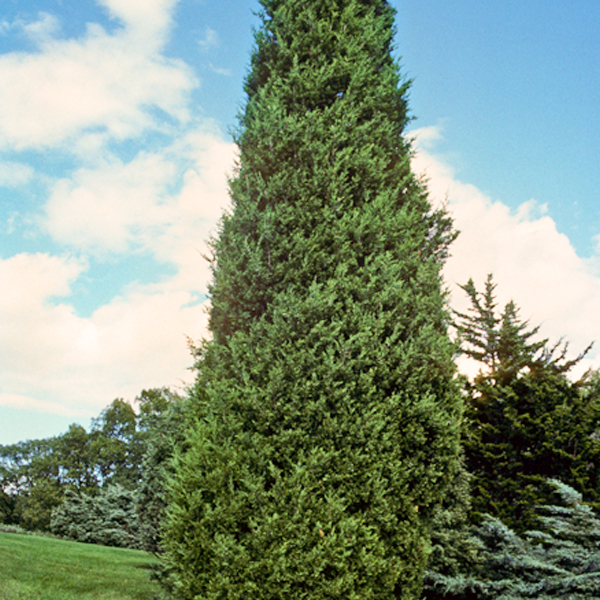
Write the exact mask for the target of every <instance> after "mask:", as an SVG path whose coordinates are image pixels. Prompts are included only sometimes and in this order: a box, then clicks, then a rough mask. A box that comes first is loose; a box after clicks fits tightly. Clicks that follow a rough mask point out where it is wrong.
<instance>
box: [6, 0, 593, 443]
mask: <svg viewBox="0 0 600 600" xmlns="http://www.w3.org/2000/svg"><path fill="white" fill-rule="evenodd" d="M392 4H393V5H394V6H395V7H396V8H397V9H398V13H399V14H398V36H397V47H398V57H401V58H400V63H401V65H402V68H403V71H404V73H405V75H406V76H407V77H409V78H411V79H413V80H414V83H413V87H412V91H411V97H410V98H411V109H412V112H413V114H414V115H415V120H414V121H413V123H412V124H411V129H412V130H413V134H414V135H415V136H416V139H417V146H418V149H419V151H418V154H417V156H416V157H415V162H414V166H415V169H416V170H417V171H418V172H419V173H424V174H425V175H426V176H427V177H428V179H429V185H430V190H431V196H432V200H433V201H434V202H441V201H444V199H446V198H447V201H448V207H449V209H450V211H451V212H452V213H453V215H454V217H455V221H456V226H457V228H458V229H460V230H461V232H462V233H461V235H460V237H459V239H458V240H457V242H456V243H455V245H454V248H453V252H452V254H453V256H452V258H451V259H450V261H449V262H448V265H447V267H446V272H445V274H446V279H447V282H448V287H449V288H450V290H451V292H452V302H453V304H454V305H455V306H456V307H458V308H464V307H465V304H464V298H463V295H462V294H461V293H460V292H459V291H457V288H456V284H457V283H464V282H465V281H466V280H467V279H468V278H469V277H470V276H472V277H473V278H474V279H475V281H476V283H477V284H478V285H481V284H482V283H483V281H484V279H485V275H486V274H487V273H488V272H493V273H494V274H495V279H496V281H497V283H498V296H499V299H500V300H501V302H505V301H507V300H508V299H509V298H514V300H515V301H516V302H517V304H518V305H519V306H521V309H522V315H523V316H524V317H525V318H530V319H531V321H532V323H534V324H538V323H541V324H542V332H543V333H544V335H545V336H547V337H550V338H551V339H552V340H556V339H558V338H560V337H561V336H564V337H565V339H566V340H569V341H570V343H571V348H572V349H573V352H574V353H577V352H579V351H581V350H582V349H583V348H584V347H585V346H586V345H587V343H588V342H590V341H592V340H594V339H597V340H599V344H598V348H597V351H596V350H594V351H593V352H592V353H590V355H589V358H588V359H587V361H586V366H594V365H597V366H600V311H599V307H600V270H599V266H600V261H599V260H598V258H599V251H598V244H599V239H600V238H599V237H598V236H600V191H599V190H600V168H599V165H598V161H599V159H600V119H598V115H597V107H598V106H599V105H600V61H599V60H598V56H599V55H600V38H599V36H598V35H597V26H598V23H600V4H599V3H597V2H596V1H595V0H570V1H569V2H566V0H560V1H559V0H543V1H542V0H527V1H524V0H518V1H517V0H505V1H504V2H497V0H479V1H478V2H464V1H462V0H461V1H459V0H419V2H414V1H409V0H394V1H393V2H392ZM2 9H3V10H2V12H1V13H0V82H1V85H0V290H1V293H0V444H3V443H4V444H6V443H12V442H16V441H18V440H22V439H28V438H36V437H47V436H51V435H56V434H58V433H61V432H62V431H65V430H66V428H67V427H68V425H69V424H70V423H72V422H79V423H81V424H83V425H84V426H88V425H89V422H90V418H91V417H93V416H97V415H98V413H99V412H100V411H101V410H102V408H104V407H105V406H106V405H107V404H109V403H110V402H111V401H112V400H113V399H114V398H116V397H123V398H126V399H128V400H133V399H134V398H135V396H136V395H137V394H139V392H140V391H141V390H142V389H144V388H148V387H155V386H164V385H169V386H171V387H173V388H175V389H177V388H182V387H183V386H184V385H185V384H186V383H188V382H190V381H191V379H192V373H191V372H190V371H189V368H188V367H189V366H190V364H191V358H190V354H189V351H188V345H187V344H188V339H192V340H198V339H199V338H200V337H202V336H203V335H204V332H205V325H206V295H205V294H206V286H207V282H208V278H209V271H208V267H207V263H206V261H205V260H204V259H203V254H204V253H205V252H206V243H205V242H206V239H207V238H208V236H209V235H210V234H211V232H214V231H215V226H216V223H217V220H218V218H219V215H220V214H221V212H222V211H223V209H224V208H226V207H227V205H228V196H227V187H226V174H227V172H228V171H229V170H230V169H231V167H232V165H233V161H234V153H235V148H234V146H233V144H232V142H231V136H230V134H229V132H230V130H231V128H232V127H233V126H235V123H236V120H235V119H236V114H237V112H238V110H239V109H240V107H241V106H242V103H243V93H242V81H243V77H244V74H245V72H246V69H247V65H248V62H249V53H250V49H251V45H252V33H251V30H252V27H253V26H254V25H256V24H257V19H256V17H255V16H254V14H253V12H255V11H256V10H258V4H257V2H256V1H254V0H218V1H217V0H179V1H178V0H29V1H28V2H27V3H23V2H22V1H19V0H5V1H4V2H2Z"/></svg>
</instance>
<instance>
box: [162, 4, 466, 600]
mask: <svg viewBox="0 0 600 600" xmlns="http://www.w3.org/2000/svg"><path fill="white" fill-rule="evenodd" d="M261 4H262V6H263V8H264V11H263V13H262V14H261V18H262V26H261V27H260V29H259V30H258V31H257V33H256V48H255V51H254V54H253V57H252V66H251V71H250V74H249V75H248V77H247V81H246V92H247V95H248V99H247V103H246V107H245V111H244V113H243V115H241V119H240V128H239V131H238V133H237V140H236V141H237V143H238V145H239V148H240V158H239V165H238V170H237V173H236V176H235V177H234V178H233V180H232V181H231V196H232V205H233V210H232V212H231V214H228V215H226V216H225V217H224V218H223V220H222V223H221V229H220V234H219V237H218V238H217V239H216V240H214V245H213V249H214V257H213V258H214V261H213V284H212V287H211V294H212V310H211V315H210V329H211V331H212V335H213V338H212V341H211V342H209V343H207V344H205V345H204V346H203V347H202V348H201V349H200V350H199V351H198V363H197V369H198V377H197V381H196V384H195V388H194V391H193V398H192V403H193V407H194V408H193V410H194V411H195V415H196V422H195V425H194V426H193V427H192V428H191V430H190V431H189V432H188V438H187V444H188V449H187V451H186V452H181V453H180V455H179V458H178V460H177V462H176V466H175V474H174V476H173V478H172V481H171V491H170V493H171V505H170V509H169V518H168V522H167V526H166V531H165V538H164V547H165V549H166V551H167V552H166V554H167V560H168V564H169V565H170V567H171V569H172V571H173V574H174V578H175V582H176V590H177V594H178V597H180V598H185V599H192V598H202V599H205V600H209V599H210V600H217V599H225V598H227V600H234V599H242V598H243V599H244V600H246V599H247V598H253V599H256V600H261V599H272V600H275V599H277V600H285V599H289V600H292V599H293V600H303V599H307V600H308V599H310V600H320V599H325V598H327V599H334V598H339V599H342V598H343V599H344V600H359V599H360V600H374V599H377V600H385V599H391V598H401V599H404V600H409V599H413V598H416V597H418V595H419V589H420V586H421V578H422V572H423V569H424V566H425V562H426V559H427V554H428V546H429V541H428V537H429V536H428V533H429V523H430V519H431V515H432V512H433V510H434V509H435V507H436V506H437V505H438V504H439V502H440V501H441V498H442V496H443V494H444V491H445V489H446V486H447V482H448V480H449V478H450V477H451V475H452V474H453V472H454V470H455V469H456V464H457V455H458V439H459V429H460V418H461V400H460V394H459V393H458V392H457V387H456V384H455V382H454V380H453V376H454V365H453V360H452V356H453V345H452V343H451V342H450V340H449V338H448V335H447V324H448V320H449V318H448V314H447V310H446V298H445V294H444V292H443V291H442V282H441V276H440V270H441V267H442V265H443V262H444V259H445V257H446V255H447V247H448V244H449V243H450V242H451V241H452V239H453V237H454V233H453V231H452V228H451V222H450V219H449V218H448V217H447V215H446V214H445V212H444V211H442V210H434V209H432V207H431V205H430V203H429V201H428V199H427V193H426V190H425V188H424V186H423V184H422V183H421V182H420V181H419V180H418V179H417V178H416V177H415V176H414V174H413V173H412V172H411V168H410V160H411V149H410V143H409V142H408V141H407V140H406V139H405V138H404V137H403V133H404V128H405V125H406V123H407V121H408V116H407V104H406V92H407V89H408V84H407V83H405V82H403V81H402V80H401V78H400V75H399V70H398V66H397V64H396V63H395V61H394V60H393V58H392V56H391V48H392V39H393V35H394V25H393V20H394V11H393V9H392V8H391V7H390V6H389V5H388V3H387V2H385V1H383V0H360V1H359V0H305V1H303V2H298V1H295V0H263V1H262V2H261Z"/></svg>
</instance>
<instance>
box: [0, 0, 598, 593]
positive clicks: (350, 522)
mask: <svg viewBox="0 0 600 600" xmlns="http://www.w3.org/2000/svg"><path fill="white" fill-rule="evenodd" d="M260 5H261V11H260V13H259V15H258V16H259V19H260V25H259V27H258V28H257V29H256V32H255V47H254V50H253V53H252V57H251V62H250V69H249V73H248V75H247V77H246V80H245V88H244V89H245V93H246V101H245V105H244V107H243V110H242V111H241V113H240V119H239V125H238V128H237V130H236V131H235V132H234V138H235V142H236V143H237V145H238V147H239V158H238V163H237V167H236V171H235V173H234V176H233V177H232V179H231V181H230V195H231V210H229V211H228V212H226V214H225V215H224V216H223V218H222V220H221V222H220V225H219V230H218V232H217V235H216V236H215V237H214V239H213V240H212V253H211V256H210V257H209V259H210V261H211V266H212V274H213V277H212V283H211V286H210V289H209V292H210V297H211V309H210V319H209V329H210V333H211V336H210V339H208V340H205V341H204V342H202V343H201V344H200V345H199V346H198V347H196V348H194V358H195V366H194V368H195V371H196V379H195V382H194V384H193V386H192V387H191V388H190V389H189V390H188V391H187V392H186V394H185V397H184V398H178V397H175V396H174V395H172V394H170V393H168V392H166V391H164V390H163V391H156V390H155V391H150V392H147V393H146V396H147V397H145V398H141V399H140V412H139V415H136V414H135V413H134V412H133V411H132V410H130V408H128V407H127V403H125V402H123V401H121V400H119V401H115V402H114V403H113V405H111V406H110V407H109V408H108V409H107V410H106V411H105V412H104V413H103V414H102V415H101V416H100V417H99V419H98V420H97V421H95V422H94V424H93V426H92V428H91V431H90V432H89V433H86V432H85V431H84V430H82V429H81V428H77V427H76V426H75V427H72V428H71V429H70V430H69V432H67V434H65V435H64V436H59V437H58V438H56V439H55V440H54V441H50V440H45V441H41V442H40V441H38V442H25V443H23V444H22V445H19V444H17V445H15V446H11V447H5V448H4V449H3V455H2V456H3V457H6V458H3V467H2V469H3V470H2V472H1V473H0V475H1V476H2V478H3V482H4V483H3V496H2V502H3V509H2V510H3V511H4V515H5V517H4V519H5V520H6V519H9V520H13V521H15V522H16V521H18V522H20V523H22V524H23V525H24V526H26V527H39V528H50V529H52V528H54V530H55V531H56V532H57V533H60V534H62V535H67V536H70V537H72V538H74V539H84V540H86V541H95V542H99V543H114V544H141V545H142V546H143V547H145V548H148V549H151V550H153V551H156V552H158V553H160V554H161V556H162V559H163V579H164V581H165V585H166V586H167V587H168V588H169V589H170V590H171V592H172V593H173V594H174V596H175V597H176V598H178V599H180V600H193V599H197V598H203V599H207V600H208V599H210V600H225V599H227V600H242V599H243V600H246V599H247V598H253V599H256V600H334V599H339V600H359V599H360V600H392V599H393V600H415V599H416V598H419V597H422V596H423V597H425V598H427V599H428V600H433V599H439V600H442V599H443V600H472V599H480V600H488V599H489V600H509V599H512V600H519V599H521V598H523V599H524V598H539V599H546V598H560V597H562V598H565V599H570V600H583V599H586V600H588V599H590V598H594V597H600V593H599V592H598V590H600V555H599V550H598V543H599V541H600V531H599V528H598V519H597V516H596V513H595V512H594V511H595V509H596V507H597V506H598V502H599V501H600V498H599V494H600V482H599V479H598V477H599V473H600V457H599V452H600V447H599V443H600V433H599V431H598V424H599V422H600V404H599V399H600V394H599V391H600V389H599V386H600V378H599V376H598V374H597V373H589V374H587V375H586V376H585V377H583V378H582V379H580V380H577V381H572V380H571V379H570V378H569V377H568V375H569V373H570V371H571V370H572V368H573V367H574V366H575V365H576V364H577V363H578V362H579V361H580V360H581V359H582V357H583V355H584V354H585V353H584V354H582V355H580V356H579V357H578V358H575V359H569V358H568V357H567V347H566V346H565V345H561V344H560V343H559V344H557V345H555V344H549V341H548V340H541V341H540V340H538V337H537V334H538V330H537V329H536V328H535V327H530V325H529V324H528V323H527V322H526V321H522V320H521V318H520V317H519V311H518V308H517V306H516V305H515V304H514V303H512V302H510V303H508V304H507V305H506V306H505V307H503V308H502V309H501V310H499V309H498V307H497V304H496V298H495V287H494V282H493V280H492V278H491V277H490V278H488V280H487V281H486V282H485V287H484V289H483V291H478V290H477V289H476V287H475V284H474V283H473V282H472V281H469V282H467V283H466V284H465V286H464V288H463V289H464V291H465V292H466V294H467V295H468V297H469V299H470V303H471V310H470V311H468V312H466V313H464V314H461V313H456V314H453V313H452V311H451V310H450V309H449V306H448V302H447V292H446V291H445V289H444V282H443V278H442V269H443V266H444V263H445V260H446V258H447V257H448V254H449V252H450V249H451V244H452V242H453V240H454V238H455V237H456V235H457V232H456V231H455V230H454V228H453V224H452V219H451V218H450V216H449V214H448V213H447V211H446V209H445V208H444V207H438V208H436V207H434V206H433V205H432V203H431V202H430V201H429V198H428V194H427V188H426V182H425V181H424V180H422V179H421V178H420V177H418V176H417V175H415V173H413V171H412V169H411V158H412V156H413V153H414V150H413V147H412V142H411V140H410V139H409V137H408V136H407V135H406V131H405V129H406V126H407V124H408V123H409V121H410V119H411V116H410V114H409V109H408V91H409V88H410V82H409V81H407V80H406V79H404V78H403V76H402V75H401V72H400V69H399V66H398V62H397V60H395V58H394V56H393V44H394V35H395V25H394V16H395V12H394V10H393V9H392V7H391V6H390V5H389V3H388V2H386V1H385V0H305V1H303V2H298V1H296V0H261V2H260ZM453 330H454V331H455V332H456V335H455V336H454V338H453V336H452V333H451V332H452V331H453ZM459 352H462V353H464V354H466V355H467V356H469V357H471V358H472V359H475V360H477V361H479V363H480V364H481V365H482V368H481V370H480V372H479V374H478V375H477V376H476V377H475V378H474V379H468V378H465V377H461V376H459V375H457V370H456V365H455V358H456V355H457V353H459ZM69 445H70V446H69ZM68 448H70V449H68ZM77 453H79V455H80V456H81V460H77V461H72V458H71V457H73V456H77V455H78V454H77ZM54 459H58V460H56V461H55V460H54ZM86 461H87V462H86ZM78 465H79V466H78ZM132 507H134V508H132ZM117 509H118V511H117ZM115 511H116V512H115ZM128 511H129V512H128ZM99 530H100V532H99Z"/></svg>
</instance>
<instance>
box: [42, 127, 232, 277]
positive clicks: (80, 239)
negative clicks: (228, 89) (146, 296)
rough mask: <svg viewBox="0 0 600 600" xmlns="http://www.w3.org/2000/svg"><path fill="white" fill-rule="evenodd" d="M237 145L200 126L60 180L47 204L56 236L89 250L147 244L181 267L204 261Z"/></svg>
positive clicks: (148, 248)
mask: <svg viewBox="0 0 600 600" xmlns="http://www.w3.org/2000/svg"><path fill="white" fill-rule="evenodd" d="M234 148H235V146H234V144H232V143H230V142H226V141H224V140H223V139H222V138H221V137H220V136H218V135H217V134H216V133H214V132H207V131H205V130H204V129H199V130H192V131H191V132H189V133H188V134H186V135H185V136H183V138H182V139H181V140H178V141H176V142H175V143H174V144H173V145H172V146H170V147H167V148H164V149H162V150H161V151H157V152H155V153H144V152H142V153H140V154H139V155H138V156H136V157H135V158H134V159H133V160H131V161H130V162H129V163H123V162H122V161H120V160H118V159H116V158H114V157H113V158H112V159H111V161H110V162H107V164H101V165H97V166H96V167H94V168H84V169H80V170H78V171H77V172H75V173H74V174H73V175H72V177H71V178H69V179H63V180H61V181H59V182H58V183H57V184H56V185H55V186H54V189H53V191H52V193H51V196H50V198H49V200H48V202H47V205H46V208H45V217H44V226H45V229H46V230H47V231H48V233H50V235H52V237H53V238H54V240H55V241H57V242H59V243H61V244H68V245H69V246H71V247H73V248H75V249H77V250H79V251H83V252H92V253H99V254H100V255H102V254H103V253H105V252H124V251H126V250H131V249H140V250H144V251H146V252H148V253H151V254H153V255H154V256H155V257H156V259H157V260H159V261H160V262H163V263H172V264H174V265H175V266H177V267H179V268H180V270H181V269H184V268H186V265H189V264H190V263H193V264H195V263H196V261H197V251H198V250H199V249H201V251H202V252H203V251H204V241H205V240H206V238H207V237H208V236H209V234H210V231H211V230H212V229H213V228H214V226H215V224H216V222H217V220H218V219H219V217H220V215H221V213H222V211H223V209H224V208H225V207H226V206H227V204H228V202H229V196H228V190H227V179H226V174H227V172H230V171H231V168H232V166H233V161H234Z"/></svg>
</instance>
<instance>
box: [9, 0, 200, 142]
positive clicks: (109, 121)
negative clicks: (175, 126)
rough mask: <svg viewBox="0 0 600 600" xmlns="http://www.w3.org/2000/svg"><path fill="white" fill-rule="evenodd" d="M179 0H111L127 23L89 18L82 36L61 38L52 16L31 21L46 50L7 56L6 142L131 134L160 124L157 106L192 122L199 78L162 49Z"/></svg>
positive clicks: (33, 32)
mask: <svg viewBox="0 0 600 600" xmlns="http://www.w3.org/2000/svg"><path fill="white" fill-rule="evenodd" d="M174 4H175V2H174V1H168V2H167V1H166V0H165V1H159V0H154V1H148V2H138V1H133V0H127V1H117V0H111V1H110V2H108V1H107V2H106V5H107V6H108V7H109V8H110V9H111V10H112V12H113V13H114V15H115V16H117V17H119V18H122V19H124V20H126V23H127V27H125V28H120V29H117V30H116V31H115V33H112V34H110V33H107V32H106V31H105V30H104V29H102V28H101V27H100V26H99V25H97V24H90V25H88V29H87V32H86V35H85V36H84V37H83V38H82V39H70V40H60V39H55V38H54V37H53V36H52V34H53V32H54V31H55V30H56V29H57V27H58V25H57V22H56V20H55V19H54V17H51V16H49V15H42V16H41V19H40V21H38V22H37V23H32V24H29V25H27V26H26V27H27V28H28V29H29V31H30V33H31V35H34V36H35V37H36V39H37V41H38V44H39V51H38V52H35V53H25V52H12V53H7V54H3V55H1V56H0V80H2V87H1V88H0V144H2V145H5V146H8V147H12V148H15V149H18V150H20V149H26V148H43V147H48V146H57V145H61V144H64V143H65V142H67V141H69V142H70V145H69V148H72V147H73V140H76V139H77V138H79V136H81V135H83V134H89V133H95V134H97V133H98V132H102V133H104V134H105V136H106V137H107V138H113V139H125V138H129V137H132V136H136V135H139V134H140V133H142V132H143V131H144V130H146V129H147V128H150V127H156V126H158V125H157V122H156V118H155V116H154V114H153V112H152V111H153V108H154V107H156V108H159V109H161V110H162V111H164V112H165V113H167V114H168V115H170V116H171V117H173V118H175V119H178V120H180V121H185V120H187V119H188V118H189V113H188V108H187V102H188V95H189V93H190V91H191V90H192V89H193V88H194V87H195V86H196V85H197V81H196V79H195V77H194V75H193V74H192V72H191V70H190V69H189V67H188V66H187V65H185V64H184V63H183V62H181V61H177V60H172V59H167V58H166V57H164V56H163V55H162V54H161V53H160V52H161V50H162V47H163V44H164V39H165V36H166V33H167V31H168V26H169V23H170V15H171V10H172V8H173V6H174ZM140 32H141V33H140ZM159 33H160V35H159ZM142 34H143V35H142ZM163 34H164V35H163Z"/></svg>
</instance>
